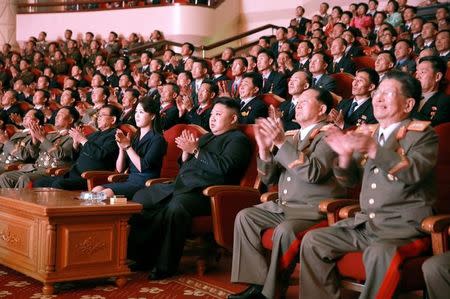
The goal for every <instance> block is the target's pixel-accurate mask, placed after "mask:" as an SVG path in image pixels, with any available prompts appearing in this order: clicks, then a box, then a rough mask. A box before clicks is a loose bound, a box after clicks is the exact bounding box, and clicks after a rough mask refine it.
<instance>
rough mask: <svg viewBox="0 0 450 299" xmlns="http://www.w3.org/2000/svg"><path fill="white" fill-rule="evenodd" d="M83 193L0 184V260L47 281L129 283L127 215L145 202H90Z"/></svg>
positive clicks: (47, 289)
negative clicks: (102, 279)
mask: <svg viewBox="0 0 450 299" xmlns="http://www.w3.org/2000/svg"><path fill="white" fill-rule="evenodd" d="M78 195H79V192H73V191H64V190H56V189H48V188H41V189H0V263H1V264H3V265H5V266H7V267H10V268H12V269H14V270H16V271H18V272H21V273H23V274H25V275H28V276H30V277H33V278H34V279H36V280H39V281H41V282H43V284H44V286H43V288H42V292H43V293H44V294H46V295H50V294H53V292H54V283H55V282H61V281H71V280H81V279H90V278H99V277H110V276H115V277H117V278H116V284H117V285H118V286H119V287H120V286H123V285H125V283H126V281H127V280H126V276H127V275H128V274H130V270H129V268H128V266H127V263H126V258H127V231H128V219H129V218H130V216H131V215H132V214H133V213H139V212H140V211H141V209H142V206H141V205H140V204H137V203H133V202H128V203H123V204H109V203H100V204H94V205H86V203H85V202H83V201H80V200H78V199H76V197H77V196H78Z"/></svg>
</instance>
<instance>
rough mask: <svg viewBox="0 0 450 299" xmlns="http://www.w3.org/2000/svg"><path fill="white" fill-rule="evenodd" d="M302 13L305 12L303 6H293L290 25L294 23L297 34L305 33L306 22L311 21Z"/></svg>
mask: <svg viewBox="0 0 450 299" xmlns="http://www.w3.org/2000/svg"><path fill="white" fill-rule="evenodd" d="M304 14H305V9H304V8H303V6H300V5H299V6H297V7H296V8H295V18H294V19H292V20H291V25H292V24H295V25H296V29H297V33H298V34H305V32H306V27H307V24H308V23H311V20H310V19H307V18H304V17H303V15H304ZM293 20H295V23H292V21H293Z"/></svg>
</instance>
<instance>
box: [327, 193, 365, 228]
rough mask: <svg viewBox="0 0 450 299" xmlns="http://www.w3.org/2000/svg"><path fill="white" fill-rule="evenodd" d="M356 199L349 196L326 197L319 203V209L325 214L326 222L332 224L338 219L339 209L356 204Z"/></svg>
mask: <svg viewBox="0 0 450 299" xmlns="http://www.w3.org/2000/svg"><path fill="white" fill-rule="evenodd" d="M358 203H359V201H358V200H356V199H349V198H338V199H333V198H328V199H324V200H322V201H321V202H320V204H319V211H320V212H322V213H326V214H327V219H328V224H330V225H331V224H334V223H336V222H337V221H339V219H340V218H339V210H340V209H342V208H343V207H346V206H350V205H355V204H358Z"/></svg>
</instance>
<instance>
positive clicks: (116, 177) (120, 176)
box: [108, 173, 129, 183]
mask: <svg viewBox="0 0 450 299" xmlns="http://www.w3.org/2000/svg"><path fill="white" fill-rule="evenodd" d="M128 176H129V175H128V174H126V173H117V174H112V175H110V176H108V182H110V183H122V182H125V181H126V180H127V179H128Z"/></svg>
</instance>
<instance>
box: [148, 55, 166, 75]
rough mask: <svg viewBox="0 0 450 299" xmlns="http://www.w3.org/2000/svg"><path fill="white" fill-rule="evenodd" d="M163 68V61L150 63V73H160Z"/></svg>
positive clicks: (157, 60) (156, 60) (154, 60)
mask: <svg viewBox="0 0 450 299" xmlns="http://www.w3.org/2000/svg"><path fill="white" fill-rule="evenodd" d="M163 67H164V61H162V60H161V59H158V58H156V59H152V61H150V72H161V71H162V69H163Z"/></svg>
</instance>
